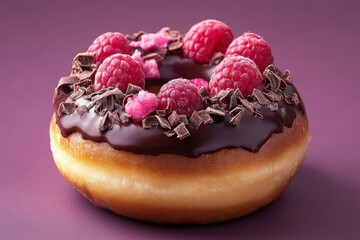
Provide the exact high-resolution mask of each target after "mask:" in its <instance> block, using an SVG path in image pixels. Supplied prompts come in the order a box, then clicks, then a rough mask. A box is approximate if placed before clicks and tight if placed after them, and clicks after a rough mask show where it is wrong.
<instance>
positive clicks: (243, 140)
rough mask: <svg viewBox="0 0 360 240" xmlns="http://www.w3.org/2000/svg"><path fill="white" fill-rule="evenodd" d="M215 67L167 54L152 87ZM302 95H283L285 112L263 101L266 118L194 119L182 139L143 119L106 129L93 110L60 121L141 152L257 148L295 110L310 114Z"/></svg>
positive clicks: (65, 130) (69, 129)
mask: <svg viewBox="0 0 360 240" xmlns="http://www.w3.org/2000/svg"><path fill="white" fill-rule="evenodd" d="M213 68H214V67H212V66H203V65H200V64H197V63H194V62H192V61H191V60H189V59H184V58H181V57H179V56H168V57H167V58H165V60H164V62H163V64H162V66H161V67H160V68H159V71H160V74H161V79H156V80H147V88H148V89H151V91H154V92H156V89H158V88H159V87H160V86H161V85H162V84H163V83H164V82H166V81H169V80H171V79H174V78H179V77H184V78H188V79H191V78H195V77H201V78H204V79H207V80H209V78H210V76H211V74H212V72H213ZM284 93H286V94H287V95H291V94H292V93H297V90H296V89H295V87H294V86H293V85H292V84H289V85H287V86H286V89H285V90H284ZM299 100H300V103H299V104H298V105H297V106H296V107H294V106H291V105H289V104H287V103H285V101H284V99H282V100H281V101H279V102H277V103H278V105H279V109H281V108H284V109H285V112H286V114H285V115H284V116H283V115H282V114H281V111H280V110H279V111H270V110H269V109H268V108H267V107H266V106H262V107H261V108H260V109H259V112H260V113H261V114H262V115H263V119H259V118H257V117H254V115H253V114H251V113H250V112H246V113H245V115H244V116H243V118H242V119H241V121H240V122H239V124H237V125H236V126H233V125H231V124H230V123H229V120H230V116H229V114H226V115H225V116H224V117H220V116H215V117H213V119H214V123H213V124H210V125H206V126H200V127H199V128H198V129H196V128H195V127H194V126H193V125H191V124H190V125H189V126H188V130H189V131H190V133H191V135H190V137H187V138H185V139H183V140H179V139H177V138H176V137H166V136H165V135H164V134H163V132H164V130H163V129H161V128H160V127H155V128H151V129H144V128H143V127H142V126H141V124H139V123H133V122H131V121H130V122H128V123H125V124H122V125H121V126H118V125H114V126H113V127H112V129H110V130H108V131H106V132H105V133H101V132H100V131H99V130H98V126H99V122H100V120H101V118H102V117H101V116H99V115H97V114H96V113H95V112H94V110H93V109H90V111H89V112H88V113H86V114H84V115H82V116H80V115H79V114H78V113H77V112H76V111H75V112H73V113H72V114H70V115H62V116H58V115H56V122H57V125H58V126H59V128H60V130H61V134H62V135H63V136H64V137H68V136H69V135H71V134H72V133H75V132H78V133H80V134H81V135H82V137H83V138H84V139H87V140H91V141H95V142H107V143H109V144H110V145H111V146H112V147H113V148H115V149H118V150H125V151H130V152H133V153H137V154H152V155H157V154H162V153H169V154H179V155H184V156H187V157H197V156H199V155H201V154H206V153H213V152H215V151H218V150H221V149H224V148H238V147H241V148H243V149H246V150H248V151H251V152H257V151H259V150H260V148H261V147H262V146H263V144H264V143H265V142H266V141H267V140H268V139H269V138H270V137H271V135H272V134H274V133H280V132H282V131H283V128H284V126H286V127H292V123H293V121H294V119H295V118H296V110H298V111H299V112H300V113H303V114H305V108H304V105H303V102H302V100H301V99H299ZM81 101H85V100H81ZM58 105H59V102H58V101H55V102H54V107H55V109H57V107H58Z"/></svg>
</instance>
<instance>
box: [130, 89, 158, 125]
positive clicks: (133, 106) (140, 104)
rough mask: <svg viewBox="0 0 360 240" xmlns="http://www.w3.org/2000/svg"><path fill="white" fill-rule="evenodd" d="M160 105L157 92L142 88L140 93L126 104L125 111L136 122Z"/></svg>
mask: <svg viewBox="0 0 360 240" xmlns="http://www.w3.org/2000/svg"><path fill="white" fill-rule="evenodd" d="M157 107H158V99H157V97H156V95H155V94H153V93H149V92H147V91H144V90H141V91H140V92H139V93H138V94H136V95H134V96H133V97H130V98H129V99H128V100H127V102H126V104H125V112H126V113H127V114H129V115H130V116H131V118H132V119H133V120H134V121H135V122H139V121H141V120H142V119H144V118H145V117H147V116H148V115H149V114H150V113H152V112H153V111H155V110H156V109H157Z"/></svg>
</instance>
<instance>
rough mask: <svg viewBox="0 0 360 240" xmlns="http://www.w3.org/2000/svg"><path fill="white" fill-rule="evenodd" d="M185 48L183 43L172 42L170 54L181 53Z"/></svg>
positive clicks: (169, 46) (169, 47)
mask: <svg viewBox="0 0 360 240" xmlns="http://www.w3.org/2000/svg"><path fill="white" fill-rule="evenodd" d="M182 46H183V43H182V42H181V41H175V42H171V43H169V45H168V49H169V51H170V52H176V51H179V50H180V49H181V48H182Z"/></svg>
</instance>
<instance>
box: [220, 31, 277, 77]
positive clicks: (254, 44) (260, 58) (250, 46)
mask: <svg viewBox="0 0 360 240" xmlns="http://www.w3.org/2000/svg"><path fill="white" fill-rule="evenodd" d="M231 56H244V57H247V58H250V59H251V60H253V61H254V62H255V63H256V65H257V66H258V68H259V70H260V72H263V71H264V70H265V68H266V67H267V66H269V65H270V64H272V63H273V62H274V58H273V56H272V54H271V49H270V47H269V45H268V44H267V42H266V41H265V40H264V39H263V38H262V37H260V36H259V35H257V34H255V33H251V32H246V33H244V34H243V35H241V36H240V37H238V38H236V39H235V40H234V41H232V43H231V44H230V45H229V47H228V49H227V51H226V53H225V57H231Z"/></svg>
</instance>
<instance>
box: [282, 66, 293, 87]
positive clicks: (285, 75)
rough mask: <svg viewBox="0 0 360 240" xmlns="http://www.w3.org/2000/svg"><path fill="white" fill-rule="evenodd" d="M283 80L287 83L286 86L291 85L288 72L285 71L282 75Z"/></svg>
mask: <svg viewBox="0 0 360 240" xmlns="http://www.w3.org/2000/svg"><path fill="white" fill-rule="evenodd" d="M282 78H283V79H284V81H285V82H286V83H287V84H292V82H293V81H292V78H291V76H290V71H289V70H287V69H286V70H285V72H284V75H283V77H282Z"/></svg>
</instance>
